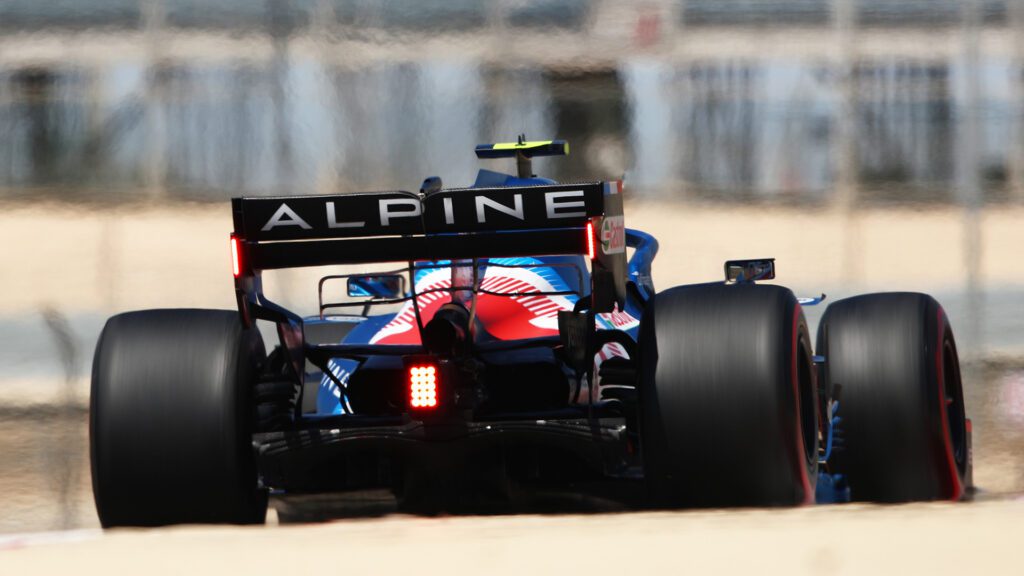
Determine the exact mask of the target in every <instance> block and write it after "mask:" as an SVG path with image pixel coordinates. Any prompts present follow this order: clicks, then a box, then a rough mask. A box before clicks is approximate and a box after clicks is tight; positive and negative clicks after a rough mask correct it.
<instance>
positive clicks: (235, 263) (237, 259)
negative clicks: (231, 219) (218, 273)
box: [231, 236, 242, 278]
mask: <svg viewBox="0 0 1024 576" xmlns="http://www.w3.org/2000/svg"><path fill="white" fill-rule="evenodd" d="M241 254H242V251H241V249H240V246H239V245H238V238H236V237H234V236H232V237H231V272H232V273H233V274H234V275H235V278H238V277H239V276H241V275H242V258H241Z"/></svg>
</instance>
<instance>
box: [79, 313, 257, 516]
mask: <svg viewBox="0 0 1024 576" xmlns="http://www.w3.org/2000/svg"><path fill="white" fill-rule="evenodd" d="M264 360H265V353H264V348H263V340H262V338H261V337H260V335H259V332H258V331H257V330H256V329H255V328H254V329H251V330H245V329H243V327H242V325H241V322H240V321H239V318H238V313H237V312H231V311H219V310H146V311H140V312H128V313H125V314H120V315H117V316H114V317H113V318H111V319H110V320H109V321H107V324H106V326H105V327H104V328H103V332H102V333H101V335H100V339H99V343H98V344H97V346H96V355H95V358H94V361H93V374H92V390H91V397H90V405H89V412H90V413H89V428H90V434H89V446H90V457H91V460H92V481H93V495H94V497H95V500H96V510H97V512H98V514H99V518H100V522H101V523H102V524H103V526H104V527H111V526H155V525H164V524H179V523H237V524H247V523H262V522H263V521H264V518H265V515H266V510H267V495H266V491H264V490H261V489H259V488H258V486H257V475H256V465H255V459H254V456H253V452H252V399H251V394H252V384H253V382H254V381H255V377H256V372H257V370H258V365H259V364H260V363H261V362H263V361H264Z"/></svg>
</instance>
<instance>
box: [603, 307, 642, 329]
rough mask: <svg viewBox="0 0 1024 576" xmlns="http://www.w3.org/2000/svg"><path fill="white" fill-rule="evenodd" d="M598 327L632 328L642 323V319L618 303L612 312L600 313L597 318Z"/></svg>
mask: <svg viewBox="0 0 1024 576" xmlns="http://www.w3.org/2000/svg"><path fill="white" fill-rule="evenodd" d="M595 320H596V323H597V327H598V329H603V330H632V329H633V328H636V327H637V326H639V325H640V320H639V319H637V318H635V317H634V316H633V315H632V314H630V313H629V312H626V311H625V310H619V307H618V305H616V306H615V307H614V308H613V309H612V311H611V312H605V313H603V314H598V315H597V317H596V318H595Z"/></svg>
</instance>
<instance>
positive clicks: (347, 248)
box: [231, 182, 628, 374]
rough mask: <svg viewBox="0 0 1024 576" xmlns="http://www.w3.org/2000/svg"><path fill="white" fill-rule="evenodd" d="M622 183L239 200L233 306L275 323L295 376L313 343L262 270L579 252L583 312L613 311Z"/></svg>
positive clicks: (619, 265)
mask: <svg viewBox="0 0 1024 576" xmlns="http://www.w3.org/2000/svg"><path fill="white" fill-rule="evenodd" d="M621 188H622V185H621V182H592V183H583V184H558V185H538V186H522V187H505V188H461V189H448V190H445V189H440V190H436V191H433V192H427V193H425V194H424V193H421V194H415V193H411V192H370V193H361V194H336V195H322V196H286V197H273V198H271V197H260V198H235V199H233V200H232V201H231V205H232V211H233V216H234V232H233V233H232V235H231V255H232V266H233V272H234V276H235V296H236V299H237V302H238V311H239V314H240V315H241V319H242V322H243V323H244V325H245V326H247V327H251V326H253V324H254V321H255V320H256V319H263V320H270V321H272V322H274V323H276V324H277V330H278V335H279V336H280V339H281V343H282V344H283V345H284V347H285V349H286V350H287V354H288V358H289V360H290V361H291V363H292V367H293V369H294V370H295V372H296V373H297V374H301V373H302V371H303V369H304V368H303V366H304V363H305V361H306V359H307V351H310V352H311V351H312V349H311V348H309V347H308V346H306V344H305V338H304V334H303V322H302V318H301V317H300V316H299V315H297V314H295V313H294V312H292V311H290V310H287V309H285V308H284V307H282V306H280V305H278V304H276V303H274V302H272V301H270V300H269V299H268V298H267V297H266V296H265V295H264V294H263V283H262V276H261V273H262V271H263V270H273V269H279V268H296V267H302V266H325V265H332V264H366V263H373V262H411V261H416V260H451V259H468V258H486V257H492V258H499V257H511V256H545V255H566V254H577V255H579V254H583V255H589V257H590V261H591V274H590V277H591V290H590V297H589V300H590V305H589V312H587V314H591V315H592V314H595V313H602V312H610V311H612V310H613V309H614V307H615V305H616V304H617V305H618V307H619V309H620V310H621V309H623V308H624V307H625V299H626V278H627V274H628V271H627V269H626V229H625V224H624V220H623V214H622V195H621V193H620V192H621ZM589 325H590V326H592V325H593V320H592V319H591V320H590V321H589ZM322 347H323V346H321V348H322ZM311 353H312V352H311ZM308 357H309V358H310V359H312V358H313V356H308ZM318 358H319V360H323V358H322V357H318ZM325 367H326V364H324V365H323V366H321V368H322V369H325V370H326V368H325Z"/></svg>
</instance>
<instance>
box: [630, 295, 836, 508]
mask: <svg viewBox="0 0 1024 576" xmlns="http://www.w3.org/2000/svg"><path fill="white" fill-rule="evenodd" d="M639 348H640V364H641V381H640V390H639V393H640V406H641V409H640V420H641V422H640V430H641V445H642V450H643V459H644V472H645V477H646V478H647V481H648V487H649V491H650V493H651V496H652V497H653V498H654V501H655V503H656V504H658V505H670V506H674V505H697V506H712V505H713V506H721V505H725V506H741V505H747V506H765V505H793V504H799V503H805V502H810V501H813V498H814V485H815V481H816V479H817V462H818V410H817V398H816V394H817V392H816V386H815V382H814V370H813V364H812V355H811V354H812V353H811V346H810V337H809V335H808V331H807V323H806V321H805V320H804V316H803V311H802V310H801V308H800V305H799V304H798V303H797V301H796V298H795V297H794V296H793V293H792V292H791V291H789V290H788V289H786V288H782V287H779V286H769V285H753V284H741V285H723V284H702V285H695V286H681V287H677V288H673V289H670V290H667V291H665V292H662V293H660V294H658V295H657V296H656V297H655V298H654V299H653V300H652V302H651V303H650V304H648V306H647V309H646V310H645V311H644V315H643V319H642V320H641V324H640V343H639Z"/></svg>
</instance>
